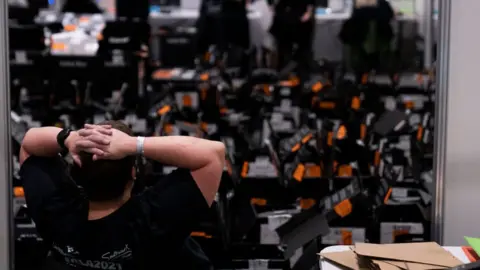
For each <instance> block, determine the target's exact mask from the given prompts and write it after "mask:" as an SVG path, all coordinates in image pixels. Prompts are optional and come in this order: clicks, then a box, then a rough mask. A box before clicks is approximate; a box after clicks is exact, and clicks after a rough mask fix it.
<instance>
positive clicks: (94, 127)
mask: <svg viewBox="0 0 480 270" xmlns="http://www.w3.org/2000/svg"><path fill="white" fill-rule="evenodd" d="M84 127H85V128H86V129H97V128H100V127H102V128H106V129H111V128H112V126H111V125H92V124H85V125H84Z"/></svg>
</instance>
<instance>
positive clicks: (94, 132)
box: [78, 128, 112, 137]
mask: <svg viewBox="0 0 480 270" xmlns="http://www.w3.org/2000/svg"><path fill="white" fill-rule="evenodd" d="M98 134H101V135H107V136H111V135H112V130H111V129H104V128H99V129H80V130H79V131H78V135H80V136H82V137H89V136H93V135H98Z"/></svg>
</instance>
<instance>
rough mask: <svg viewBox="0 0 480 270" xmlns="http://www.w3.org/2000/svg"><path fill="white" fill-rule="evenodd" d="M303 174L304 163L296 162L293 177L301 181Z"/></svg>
mask: <svg viewBox="0 0 480 270" xmlns="http://www.w3.org/2000/svg"><path fill="white" fill-rule="evenodd" d="M304 175H305V165H303V164H301V163H300V164H298V166H297V168H295V171H294V172H293V179H295V180H297V181H298V182H302V180H303V176H304Z"/></svg>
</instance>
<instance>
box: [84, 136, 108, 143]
mask: <svg viewBox="0 0 480 270" xmlns="http://www.w3.org/2000/svg"><path fill="white" fill-rule="evenodd" d="M85 139H87V140H90V141H92V142H94V143H98V144H103V145H109V144H110V138H108V137H107V136H105V135H100V134H93V135H90V136H88V137H86V138H85Z"/></svg>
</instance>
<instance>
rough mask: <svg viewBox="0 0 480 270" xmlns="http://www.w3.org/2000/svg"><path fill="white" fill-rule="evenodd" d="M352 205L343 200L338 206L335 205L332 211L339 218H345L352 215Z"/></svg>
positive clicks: (347, 200)
mask: <svg viewBox="0 0 480 270" xmlns="http://www.w3.org/2000/svg"><path fill="white" fill-rule="evenodd" d="M352 209H353V208H352V203H351V202H350V200H349V199H345V200H343V201H341V202H340V203H339V204H337V205H335V207H334V208H333V210H335V213H337V215H339V216H340V217H342V218H343V217H346V216H348V215H350V213H352Z"/></svg>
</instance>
